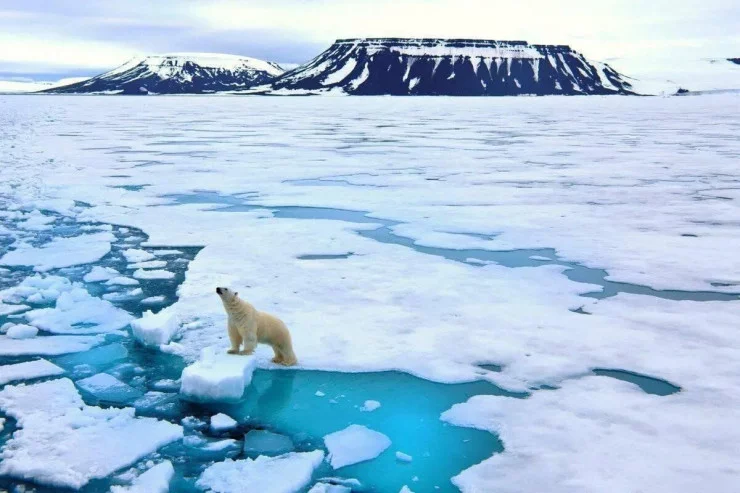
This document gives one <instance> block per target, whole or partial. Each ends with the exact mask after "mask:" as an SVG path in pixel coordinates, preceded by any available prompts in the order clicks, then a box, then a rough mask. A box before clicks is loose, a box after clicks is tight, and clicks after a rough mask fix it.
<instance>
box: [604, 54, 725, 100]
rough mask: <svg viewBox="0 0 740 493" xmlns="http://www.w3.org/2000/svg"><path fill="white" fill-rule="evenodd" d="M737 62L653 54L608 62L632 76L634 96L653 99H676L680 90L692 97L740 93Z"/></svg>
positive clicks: (723, 59)
mask: <svg viewBox="0 0 740 493" xmlns="http://www.w3.org/2000/svg"><path fill="white" fill-rule="evenodd" d="M738 62H740V59H738ZM738 62H735V61H734V59H731V58H730V59H728V58H690V57H675V56H674V57H655V56H652V55H651V54H645V55H644V56H641V57H630V58H617V59H612V60H609V63H610V64H612V66H614V67H615V68H616V69H617V70H619V71H620V72H624V73H628V74H630V76H631V77H632V78H631V79H630V82H631V83H632V87H633V89H634V91H635V92H637V93H639V94H650V95H673V94H676V93H677V92H678V91H679V89H681V90H682V92H684V91H688V93H689V94H706V93H718V92H737V91H740V63H738Z"/></svg>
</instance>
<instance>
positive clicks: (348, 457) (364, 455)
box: [324, 425, 391, 469]
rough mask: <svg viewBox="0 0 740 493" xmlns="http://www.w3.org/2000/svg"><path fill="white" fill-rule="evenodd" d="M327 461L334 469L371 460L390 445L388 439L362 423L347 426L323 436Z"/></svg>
mask: <svg viewBox="0 0 740 493" xmlns="http://www.w3.org/2000/svg"><path fill="white" fill-rule="evenodd" d="M324 444H325V445H326V448H327V450H328V451H329V457H328V459H329V463H330V464H331V466H332V467H333V468H334V469H339V468H340V467H344V466H351V465H352V464H357V463H358V462H364V461H366V460H372V459H374V458H376V457H377V456H379V455H380V454H382V453H383V451H384V450H385V449H387V448H388V447H390V446H391V441H390V439H389V438H388V437H387V436H385V435H383V434H382V433H378V432H377V431H374V430H371V429H369V428H367V427H366V426H362V425H350V426H348V427H347V428H345V429H343V430H339V431H335V432H334V433H330V434H328V435H326V436H325V437H324Z"/></svg>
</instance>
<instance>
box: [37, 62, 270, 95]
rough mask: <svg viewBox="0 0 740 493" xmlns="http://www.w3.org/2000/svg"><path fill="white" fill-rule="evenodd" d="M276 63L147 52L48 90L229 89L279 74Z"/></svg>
mask: <svg viewBox="0 0 740 493" xmlns="http://www.w3.org/2000/svg"><path fill="white" fill-rule="evenodd" d="M282 73H283V69H282V68H280V66H278V65H276V64H274V63H269V62H265V61H262V60H258V59H256V58H247V57H241V56H235V55H219V54H210V53H192V54H187V53H185V54H172V55H157V56H148V57H145V58H142V59H135V60H131V61H129V62H128V63H126V64H124V65H122V66H120V67H118V68H116V69H114V70H111V71H110V72H106V73H104V74H101V75H98V76H96V77H93V78H92V79H88V80H85V81H82V82H78V83H76V84H71V85H68V86H62V87H57V88H54V89H49V90H47V91H45V92H51V93H110V94H150V93H154V94H186V93H193V94H199V93H208V92H216V91H233V90H239V89H246V88H249V87H252V86H254V85H258V84H264V83H267V82H269V81H271V80H272V79H274V78H275V77H277V76H279V75H281V74H282Z"/></svg>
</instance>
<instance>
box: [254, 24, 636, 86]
mask: <svg viewBox="0 0 740 493" xmlns="http://www.w3.org/2000/svg"><path fill="white" fill-rule="evenodd" d="M265 92H269V93H272V94H291V93H292V94H301V93H321V92H338V93H344V94H355V95H373V94H374V95H378V94H390V95H454V96H515V95H549V94H565V95H576V94H634V91H633V90H632V86H631V84H630V82H629V81H628V80H627V78H625V77H624V76H622V75H621V74H619V73H618V72H617V71H616V70H614V69H613V68H611V67H610V66H609V65H606V64H603V63H599V62H592V61H589V60H587V59H586V58H585V57H584V56H583V55H582V54H580V53H578V52H577V51H574V50H572V49H571V48H570V47H569V46H565V45H531V44H528V43H527V42H525V41H486V40H471V39H429V38H424V39H405V38H367V39H340V40H337V41H336V42H335V43H334V44H333V45H331V46H330V47H329V49H327V50H326V51H324V52H323V53H321V54H320V55H319V56H317V57H316V58H314V59H313V60H311V61H310V62H308V63H306V64H304V65H302V66H300V67H298V68H295V69H293V70H291V71H288V72H286V73H285V74H283V75H282V76H280V77H278V78H277V79H275V80H273V81H272V82H271V83H270V85H269V88H265Z"/></svg>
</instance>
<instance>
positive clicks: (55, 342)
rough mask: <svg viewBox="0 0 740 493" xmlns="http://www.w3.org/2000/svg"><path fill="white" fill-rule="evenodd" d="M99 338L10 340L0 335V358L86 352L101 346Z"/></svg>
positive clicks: (57, 337) (65, 337)
mask: <svg viewBox="0 0 740 493" xmlns="http://www.w3.org/2000/svg"><path fill="white" fill-rule="evenodd" d="M102 342H103V339H102V338H101V337H100V336H53V337H34V338H33V339H11V338H9V337H7V336H4V335H0V356H28V355H39V356H55V355H59V354H67V353H78V352H80V351H87V350H88V349H90V348H92V347H93V346H97V345H98V344H101V343H102Z"/></svg>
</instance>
